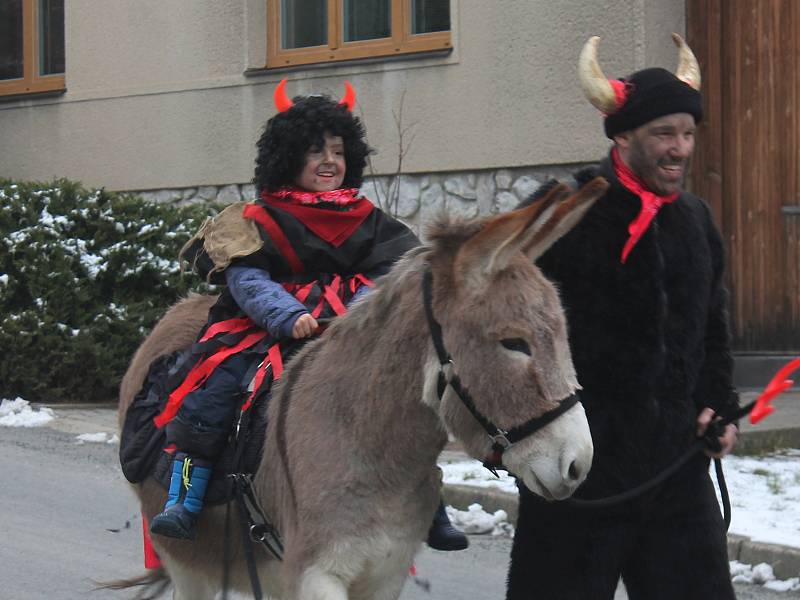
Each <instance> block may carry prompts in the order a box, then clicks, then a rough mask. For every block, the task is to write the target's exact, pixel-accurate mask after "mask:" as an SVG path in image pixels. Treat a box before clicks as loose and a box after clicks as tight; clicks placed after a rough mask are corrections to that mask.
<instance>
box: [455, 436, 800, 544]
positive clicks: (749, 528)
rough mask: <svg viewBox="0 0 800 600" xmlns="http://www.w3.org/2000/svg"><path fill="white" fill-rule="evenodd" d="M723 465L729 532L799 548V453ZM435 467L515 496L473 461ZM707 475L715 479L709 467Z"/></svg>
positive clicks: (504, 481)
mask: <svg viewBox="0 0 800 600" xmlns="http://www.w3.org/2000/svg"><path fill="white" fill-rule="evenodd" d="M722 465H723V469H724V474H725V481H726V483H727V486H728V492H729V494H730V498H731V514H732V517H731V527H730V532H731V533H736V534H739V535H744V536H747V537H750V538H752V539H753V540H754V541H758V542H764V543H767V544H781V545H784V546H793V547H800V450H786V451H783V452H780V453H775V454H770V455H767V456H728V457H726V458H725V460H723V462H722ZM440 466H441V467H442V470H443V472H444V482H445V483H447V484H460V485H474V486H477V487H492V488H496V489H498V490H501V491H504V492H509V493H512V494H516V493H517V487H516V480H515V479H514V478H513V477H511V476H509V475H508V474H507V473H500V479H497V478H495V477H494V475H492V474H491V473H490V472H489V471H488V470H486V469H485V468H484V467H483V466H482V465H481V463H479V462H478V461H476V460H459V461H456V462H449V463H443V464H441V465H440ZM711 474H712V478H714V469H713V468H712V469H711ZM717 494H719V490H717Z"/></svg>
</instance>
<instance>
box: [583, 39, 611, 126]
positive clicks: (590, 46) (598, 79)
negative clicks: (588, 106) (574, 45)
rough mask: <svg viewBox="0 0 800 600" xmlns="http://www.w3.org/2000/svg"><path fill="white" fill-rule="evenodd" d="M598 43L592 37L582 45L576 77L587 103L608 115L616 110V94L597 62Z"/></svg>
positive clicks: (598, 40) (597, 40)
mask: <svg viewBox="0 0 800 600" xmlns="http://www.w3.org/2000/svg"><path fill="white" fill-rule="evenodd" d="M598 43H600V38H599V37H598V36H596V35H594V36H592V37H590V38H589V39H588V41H587V42H586V43H585V44H584V45H583V50H581V55H580V57H579V58H578V77H579V78H580V81H581V87H582V88H583V93H584V94H586V97H587V98H588V99H589V102H591V103H592V104H593V105H594V106H595V108H597V109H598V110H600V112H602V113H604V114H607V115H610V114H613V113H615V112H617V110H618V106H617V94H616V92H615V91H614V86H613V85H611V82H610V81H609V80H608V78H607V77H606V76H605V75H604V74H603V70H602V69H601V68H600V65H599V64H598V62H597V44H598Z"/></svg>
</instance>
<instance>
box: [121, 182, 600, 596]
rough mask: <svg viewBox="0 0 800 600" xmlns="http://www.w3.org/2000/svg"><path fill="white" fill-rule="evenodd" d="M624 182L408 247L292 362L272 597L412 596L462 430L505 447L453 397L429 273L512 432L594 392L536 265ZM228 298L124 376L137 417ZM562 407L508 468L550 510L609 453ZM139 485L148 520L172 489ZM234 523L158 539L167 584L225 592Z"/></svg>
mask: <svg viewBox="0 0 800 600" xmlns="http://www.w3.org/2000/svg"><path fill="white" fill-rule="evenodd" d="M607 185H608V184H607V183H606V181H605V180H604V179H602V178H598V179H596V180H594V181H592V182H590V183H588V184H587V185H586V186H584V187H583V188H582V189H580V190H578V191H572V190H570V189H569V188H568V187H567V186H563V185H562V186H558V187H556V188H555V189H554V190H553V191H552V192H551V193H550V194H548V195H547V196H545V197H544V198H543V199H542V200H541V201H539V202H537V203H535V204H533V205H531V206H530V207H527V208H525V209H521V210H517V211H512V212H510V213H506V214H503V215H501V216H497V217H494V218H487V219H480V220H473V221H468V222H457V223H455V222H449V221H448V220H447V219H446V218H444V219H442V220H441V221H440V222H439V223H437V224H436V225H434V226H433V227H432V228H431V229H430V231H429V241H428V243H427V245H425V246H420V247H418V248H416V249H413V250H411V251H409V252H408V253H407V254H406V255H405V256H404V257H403V258H402V259H400V261H399V262H398V263H397V264H396V265H395V267H394V268H393V269H392V271H391V272H390V273H389V274H387V275H386V276H385V277H384V278H383V279H382V280H381V281H380V282H379V284H378V285H377V286H376V288H375V289H374V290H373V291H372V292H371V293H370V294H367V295H366V297H364V298H363V299H360V300H358V301H357V302H356V303H354V305H353V306H352V307H351V309H350V311H349V312H348V313H347V314H346V315H345V316H343V317H340V318H338V319H337V320H336V321H335V322H334V323H332V324H331V325H330V326H329V327H328V329H327V330H326V331H325V332H324V333H323V334H322V335H321V336H320V337H319V338H318V339H316V340H315V341H312V342H310V343H308V344H307V345H306V346H305V347H304V348H303V349H302V350H301V351H300V352H299V353H298V354H297V355H296V356H295V358H293V359H292V361H291V363H290V365H289V366H288V368H287V370H286V371H285V372H284V373H283V376H282V378H281V379H280V380H279V381H277V382H276V383H275V386H274V388H273V395H272V398H271V400H270V405H269V407H268V412H267V414H268V425H267V432H266V437H265V442H264V453H263V459H262V463H261V466H260V468H259V469H258V472H257V473H256V474H255V476H254V490H255V493H256V495H257V496H258V498H259V500H260V502H261V503H262V505H263V508H264V509H265V511H266V513H267V514H268V515H269V517H270V519H271V520H272V522H273V523H274V524H275V525H276V527H277V528H278V530H279V531H280V533H281V535H282V537H283V540H284V544H285V554H284V558H283V561H277V560H275V559H272V558H271V557H269V556H268V555H267V553H266V552H263V553H257V557H256V558H257V565H258V572H259V577H260V579H261V582H262V584H263V585H264V587H265V592H266V593H267V594H268V595H269V596H270V597H274V598H281V599H291V600H348V599H350V600H359V599H360V600H367V599H370V600H390V599H396V598H398V597H399V595H400V593H401V590H402V587H403V584H404V581H405V579H406V577H407V575H408V572H409V568H410V566H411V564H412V560H413V557H414V555H415V553H416V552H417V551H418V549H419V547H420V545H421V543H422V541H423V540H424V539H425V537H426V534H427V530H428V527H429V525H430V521H431V516H432V515H433V513H434V511H435V509H436V506H437V504H438V502H439V494H440V485H441V482H440V474H439V471H438V469H437V467H436V460H437V457H438V456H439V453H440V452H441V450H442V449H443V448H444V446H445V444H446V442H447V439H448V433H450V434H451V435H453V436H454V437H455V438H457V439H458V440H460V441H461V442H462V444H463V446H464V448H465V449H466V451H467V452H468V453H469V454H470V455H472V456H473V457H475V458H478V459H483V458H484V457H486V456H487V455H488V454H490V452H491V449H492V446H493V440H492V439H490V437H489V436H487V435H486V433H485V432H484V429H483V428H482V426H481V424H479V422H478V420H477V419H476V418H475V416H474V415H473V414H472V413H471V412H470V410H468V409H467V408H466V407H465V405H464V404H463V403H462V401H461V400H460V399H459V397H458V395H457V394H456V393H453V387H454V386H453V385H451V386H447V387H445V389H444V392H443V393H442V394H441V395H440V392H441V390H442V387H443V386H441V385H439V375H440V372H441V371H440V370H441V368H442V366H441V364H440V363H441V362H442V360H441V359H440V358H439V357H438V355H437V352H436V349H435V347H434V344H433V343H432V337H431V332H430V327H429V322H428V320H427V319H426V307H425V306H424V303H423V293H422V287H423V280H424V279H426V278H427V279H428V281H429V282H430V283H431V285H430V288H429V290H428V294H427V295H426V298H429V299H430V305H429V310H430V313H431V315H432V317H433V319H435V321H436V323H438V326H435V328H437V329H438V327H439V326H440V328H441V344H440V345H442V346H443V347H446V348H447V350H448V351H449V352H450V353H451V355H450V357H451V359H452V362H451V364H450V365H448V367H449V369H448V370H450V371H454V372H455V374H456V375H457V376H458V379H459V381H460V386H459V387H460V388H461V391H464V390H468V394H469V396H470V398H471V402H472V404H473V408H474V410H475V412H476V413H477V414H479V415H480V416H481V417H482V418H483V419H484V420H485V421H488V422H491V423H493V424H494V425H496V427H497V428H499V429H500V430H503V431H504V432H505V431H507V430H511V429H513V428H515V427H518V426H520V425H521V424H523V423H525V422H526V421H529V420H531V419H536V418H538V417H541V416H542V415H545V414H547V413H550V412H551V411H554V410H558V407H559V405H560V404H561V403H562V402H563V401H564V400H565V399H568V398H570V397H572V396H573V394H574V392H575V391H576V390H577V389H579V385H578V382H577V380H576V376H575V371H574V369H573V366H572V361H571V357H570V352H569V347H568V343H567V329H566V323H565V319H564V315H563V312H562V309H561V305H560V302H559V299H558V295H557V293H556V290H555V289H554V287H553V286H552V285H551V284H550V283H549V282H548V281H547V280H546V279H545V278H544V276H543V275H542V274H541V272H540V271H539V270H538V269H537V267H536V266H535V265H534V260H535V259H536V258H537V257H538V256H539V255H541V253H542V252H544V251H545V250H546V249H547V248H548V247H549V246H550V245H551V244H552V243H553V242H554V241H555V240H557V239H558V238H559V237H560V236H562V235H563V234H564V233H566V232H567V231H568V230H569V229H570V228H571V227H572V226H573V225H574V224H575V223H577V222H578V220H579V219H580V218H581V217H582V216H583V214H584V213H585V212H586V210H588V208H589V207H590V206H591V204H592V203H593V202H594V200H596V199H597V198H598V197H599V196H601V195H602V193H603V192H604V191H605V189H606V188H607ZM212 303H213V298H210V297H206V296H199V295H193V296H190V297H189V298H187V299H185V300H183V301H181V302H180V303H178V304H177V305H175V306H174V307H173V308H171V309H170V310H169V311H168V312H167V314H166V315H165V316H164V318H163V319H162V320H161V321H160V322H159V323H158V325H157V326H156V327H155V328H154V330H153V331H152V333H151V334H150V335H149V337H148V338H147V339H146V340H145V342H144V343H143V345H142V346H141V348H140V349H139V350H138V351H137V353H136V355H135V356H134V358H133V360H132V363H131V365H130V367H129V369H128V372H127V374H126V375H125V378H124V379H123V382H122V387H121V398H120V407H119V409H120V419H123V418H124V414H125V411H126V409H127V407H128V406H129V404H130V403H131V400H132V398H133V396H134V394H135V393H136V391H137V390H138V389H139V387H140V386H141V385H142V382H143V379H144V377H145V374H146V371H147V368H148V365H149V363H150V362H151V361H152V360H153V359H154V358H156V357H157V356H158V355H160V354H163V353H166V352H170V351H173V350H176V349H179V348H182V347H186V346H188V345H189V344H191V343H192V342H193V341H194V340H195V338H196V335H197V333H198V331H199V329H200V328H201V326H202V325H203V324H204V323H205V320H206V313H207V310H208V308H209V306H210V305H211V304H212ZM450 376H451V377H452V373H451V374H450ZM449 381H450V382H451V383H453V380H452V379H451V380H449ZM564 406H566V405H564ZM561 412H562V414H560V415H559V416H558V417H557V418H554V419H552V420H551V421H550V422H549V423H547V424H546V425H544V426H543V427H541V428H539V429H538V430H537V431H536V432H535V433H533V434H531V435H529V436H527V437H524V438H523V439H521V440H519V441H518V442H516V443H514V444H511V445H510V447H508V448H507V449H505V452H504V453H503V455H502V463H503V466H504V468H507V469H508V470H509V471H511V472H513V473H514V474H515V475H516V476H517V477H518V478H520V479H521V480H522V481H523V482H524V484H525V485H526V486H527V487H528V488H529V489H530V490H532V491H533V492H535V493H537V494H539V495H541V496H543V497H544V498H546V499H551V500H553V499H562V498H565V497H568V496H569V495H571V494H572V493H573V492H574V491H575V489H576V488H577V487H578V486H579V485H580V484H581V482H582V481H583V480H584V478H585V477H586V475H587V473H588V470H589V467H590V465H591V461H592V451H593V448H592V441H591V436H590V433H589V428H588V424H587V421H586V416H585V414H584V412H583V407H582V406H581V405H580V403H576V404H574V405H573V406H571V408H569V409H567V410H563V411H561ZM495 441H496V440H495ZM134 489H135V491H136V493H137V494H138V496H139V498H140V500H141V505H142V510H143V513H144V514H145V515H146V516H147V517H148V518H151V517H152V516H153V515H155V514H156V513H158V512H159V511H160V510H161V508H162V507H163V505H164V500H165V491H164V490H163V489H162V488H161V487H160V486H158V485H157V484H156V483H155V482H154V481H153V480H151V479H148V480H146V481H145V482H144V483H142V484H138V485H136V486H134ZM224 520H225V508H224V507H221V506H217V507H206V509H205V510H204V511H203V513H202V515H201V517H200V521H199V523H198V537H197V539H196V540H195V541H194V542H186V541H179V540H173V539H167V538H160V537H159V536H154V539H153V544H154V545H155V547H156V549H157V551H158V552H159V555H160V556H161V558H162V562H163V564H164V570H165V571H166V572H164V571H163V570H162V572H161V573H159V574H157V575H158V576H159V577H161V578H162V580H163V579H164V578H167V577H168V578H171V580H172V583H173V585H174V596H173V598H174V599H175V600H189V599H192V600H197V599H209V600H210V599H212V598H214V597H215V594H216V593H217V592H218V591H219V590H220V588H221V582H222V579H223V552H224V543H225V542H224V536H223V529H224ZM232 546H233V548H231V549H229V555H228V556H229V559H230V563H229V565H230V566H229V572H228V574H227V575H228V581H229V585H230V586H231V588H232V589H236V590H239V591H242V592H245V593H247V590H248V589H249V585H250V583H249V579H248V575H247V569H246V561H245V556H244V551H243V550H242V549H241V548H240V547H239V546H240V544H232Z"/></svg>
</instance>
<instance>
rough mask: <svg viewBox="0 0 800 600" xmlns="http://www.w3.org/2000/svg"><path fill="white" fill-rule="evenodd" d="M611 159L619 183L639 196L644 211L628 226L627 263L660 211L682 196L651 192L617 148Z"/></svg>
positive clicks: (624, 252)
mask: <svg viewBox="0 0 800 600" xmlns="http://www.w3.org/2000/svg"><path fill="white" fill-rule="evenodd" d="M611 159H612V161H613V163H614V173H616V175H617V179H619V182H620V183H621V184H622V185H623V186H624V187H625V189H627V190H628V191H629V192H631V193H632V194H634V195H636V196H639V199H640V200H641V201H642V210H640V211H639V214H638V215H637V217H636V218H635V219H634V220H633V221H631V222H630V225H628V233H629V234H630V237H629V238H628V241H627V242H625V247H624V248H622V257H621V258H620V261H619V262H621V263H623V264H624V263H625V261H626V260H627V258H628V254H629V253H630V251H631V250H632V249H633V247H634V246H635V245H636V242H638V241H639V239H640V238H641V237H642V236H643V235H644V232H645V231H647V228H648V227H649V226H650V222H651V221H652V220H653V219H654V218H655V216H656V215H657V214H658V211H659V209H660V208H661V207H662V206H663V205H664V204H669V203H670V202H675V200H677V199H678V196H679V195H680V194H679V193H678V192H673V193H671V194H669V195H667V196H659V195H658V194H656V193H655V192H651V191H650V190H649V189H648V188H647V184H646V183H645V182H644V181H642V179H641V178H639V177H638V176H637V175H636V174H635V173H634V172H633V171H631V170H630V168H629V167H628V165H626V164H625V162H624V161H623V160H622V159H621V158H620V157H619V152H618V150H617V148H614V149H613V150H612V151H611Z"/></svg>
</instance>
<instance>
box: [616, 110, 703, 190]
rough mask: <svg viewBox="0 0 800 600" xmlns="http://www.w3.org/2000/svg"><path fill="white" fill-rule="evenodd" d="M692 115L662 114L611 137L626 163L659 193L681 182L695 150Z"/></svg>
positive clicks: (672, 188) (675, 187)
mask: <svg viewBox="0 0 800 600" xmlns="http://www.w3.org/2000/svg"><path fill="white" fill-rule="evenodd" d="M695 129H696V127H695V123H694V117H693V116H692V115H690V114H689V113H675V114H671V115H665V116H663V117H659V118H657V119H653V120H652V121H650V122H648V123H645V124H644V125H642V126H640V127H637V128H636V129H634V130H632V131H626V132H624V133H621V134H619V135H617V136H615V137H614V141H615V142H616V144H617V147H618V148H619V154H620V157H621V158H622V160H623V161H625V164H627V165H628V166H629V167H630V169H631V170H632V171H633V172H634V173H636V175H638V176H639V177H641V178H642V179H643V180H644V182H645V183H646V184H647V186H648V187H649V188H650V190H651V191H653V192H655V193H656V194H659V195H661V196H664V195H667V194H671V193H673V192H677V191H679V190H680V189H681V186H682V185H683V180H684V177H685V175H686V171H687V170H688V168H689V162H690V159H691V156H692V152H693V151H694V134H695Z"/></svg>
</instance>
